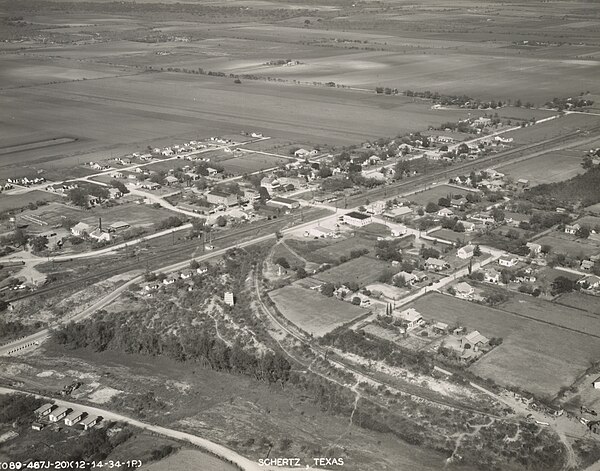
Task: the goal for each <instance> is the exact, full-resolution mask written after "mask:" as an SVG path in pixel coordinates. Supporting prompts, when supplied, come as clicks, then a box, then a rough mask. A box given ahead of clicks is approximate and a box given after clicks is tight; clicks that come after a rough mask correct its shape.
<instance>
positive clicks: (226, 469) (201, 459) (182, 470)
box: [140, 450, 237, 471]
mask: <svg viewBox="0 0 600 471" xmlns="http://www.w3.org/2000/svg"><path fill="white" fill-rule="evenodd" d="M140 469H141V470H145V471H165V470H168V471H191V470H202V471H236V470H237V468H236V467H235V466H233V465H230V464H229V463H225V462H224V461H221V460H219V459H217V458H215V457H214V456H211V455H209V454H208V453H204V452H202V451H198V450H181V451H178V452H177V453H175V454H173V455H170V456H167V457H166V458H164V459H162V460H160V461H157V462H155V463H151V464H147V465H144V466H142V467H141V468H140Z"/></svg>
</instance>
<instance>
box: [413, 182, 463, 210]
mask: <svg viewBox="0 0 600 471" xmlns="http://www.w3.org/2000/svg"><path fill="white" fill-rule="evenodd" d="M465 193H466V191H462V190H460V189H458V188H456V187H453V186H449V185H437V186H434V187H432V188H429V189H428V190H424V191H420V192H418V193H415V194H412V195H409V196H407V197H406V199H408V200H410V201H414V202H415V203H417V204H420V205H423V206H425V205H426V204H427V203H429V202H430V201H431V202H433V203H436V204H437V202H438V200H439V199H440V198H446V197H447V196H448V195H459V194H460V195H463V196H464V194H465Z"/></svg>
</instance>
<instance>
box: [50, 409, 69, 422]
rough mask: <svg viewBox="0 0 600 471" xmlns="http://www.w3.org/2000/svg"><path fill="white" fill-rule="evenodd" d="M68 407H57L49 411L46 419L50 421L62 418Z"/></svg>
mask: <svg viewBox="0 0 600 471" xmlns="http://www.w3.org/2000/svg"><path fill="white" fill-rule="evenodd" d="M69 410H70V409H69V408H68V407H63V406H61V407H57V408H56V409H54V410H53V411H52V412H50V414H48V420H49V421H50V422H58V421H59V420H61V419H63V418H64V417H65V416H66V415H67V412H68V411H69Z"/></svg>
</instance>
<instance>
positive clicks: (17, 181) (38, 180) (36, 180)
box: [1, 177, 46, 190]
mask: <svg viewBox="0 0 600 471" xmlns="http://www.w3.org/2000/svg"><path fill="white" fill-rule="evenodd" d="M45 182H46V179H45V178H44V177H33V178H29V177H20V178H7V179H6V183H5V184H4V185H3V186H2V187H1V188H2V189H3V190H10V189H11V188H13V185H19V186H27V187H29V186H33V185H40V184H42V183H45Z"/></svg>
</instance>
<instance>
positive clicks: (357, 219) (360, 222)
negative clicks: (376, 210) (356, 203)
mask: <svg viewBox="0 0 600 471" xmlns="http://www.w3.org/2000/svg"><path fill="white" fill-rule="evenodd" d="M344 222H345V223H347V224H350V225H351V226H355V227H363V226H366V225H367V224H370V223H371V222H372V218H371V216H370V215H368V214H364V213H359V212H358V211H351V212H349V213H346V214H344Z"/></svg>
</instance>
